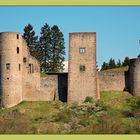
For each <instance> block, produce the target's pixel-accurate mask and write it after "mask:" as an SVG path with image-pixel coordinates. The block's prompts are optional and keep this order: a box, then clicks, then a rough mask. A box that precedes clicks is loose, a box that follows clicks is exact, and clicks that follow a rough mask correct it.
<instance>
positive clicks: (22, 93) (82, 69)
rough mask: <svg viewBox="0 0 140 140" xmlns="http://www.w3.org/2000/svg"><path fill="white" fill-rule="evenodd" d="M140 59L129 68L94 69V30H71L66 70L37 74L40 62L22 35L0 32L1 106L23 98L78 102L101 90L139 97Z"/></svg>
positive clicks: (132, 61) (6, 105)
mask: <svg viewBox="0 0 140 140" xmlns="http://www.w3.org/2000/svg"><path fill="white" fill-rule="evenodd" d="M139 70H140V58H138V59H132V60H131V61H130V66H129V71H123V72H116V71H114V72H113V71H100V72H97V70H96V33H95V32H82V33H81V32H80V33H70V38H69V71H68V73H49V74H47V75H46V77H40V65H39V63H38V61H37V60H36V59H35V58H34V57H32V56H31V55H30V53H29V49H28V46H27V44H26V42H25V41H24V39H23V38H22V36H21V35H20V34H19V33H16V32H4V33H0V96H1V98H0V99H1V104H2V106H3V107H6V108H9V107H12V106H15V105H17V104H18V103H20V102H22V101H52V100H61V101H64V102H68V103H72V102H78V103H81V102H83V101H84V99H85V98H86V97H87V96H90V97H93V99H99V98H100V91H112V90H114V91H123V90H124V89H128V90H129V91H130V92H131V93H132V94H133V95H134V96H140V72H139Z"/></svg>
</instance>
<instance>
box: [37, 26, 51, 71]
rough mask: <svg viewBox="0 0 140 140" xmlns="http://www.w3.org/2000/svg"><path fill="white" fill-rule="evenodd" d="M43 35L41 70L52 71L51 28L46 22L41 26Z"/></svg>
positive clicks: (41, 37) (40, 42)
mask: <svg viewBox="0 0 140 140" xmlns="http://www.w3.org/2000/svg"><path fill="white" fill-rule="evenodd" d="M40 34H41V36H40V39H39V45H40V55H41V57H40V66H41V71H44V72H50V71H51V70H50V59H51V45H52V39H51V29H50V26H49V25H48V24H47V23H45V25H44V26H43V27H42V28H41V33H40Z"/></svg>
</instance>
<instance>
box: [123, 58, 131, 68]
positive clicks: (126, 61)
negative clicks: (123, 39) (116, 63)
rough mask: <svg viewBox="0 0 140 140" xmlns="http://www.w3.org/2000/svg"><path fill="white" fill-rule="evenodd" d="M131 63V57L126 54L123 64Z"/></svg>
mask: <svg viewBox="0 0 140 140" xmlns="http://www.w3.org/2000/svg"><path fill="white" fill-rule="evenodd" d="M129 63H130V59H129V57H128V56H126V57H125V58H124V62H123V66H129Z"/></svg>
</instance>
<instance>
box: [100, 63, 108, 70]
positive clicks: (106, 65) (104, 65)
mask: <svg viewBox="0 0 140 140" xmlns="http://www.w3.org/2000/svg"><path fill="white" fill-rule="evenodd" d="M108 67H109V65H108V63H106V62H103V65H102V68H101V70H107V69H108Z"/></svg>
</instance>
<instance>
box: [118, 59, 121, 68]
mask: <svg viewBox="0 0 140 140" xmlns="http://www.w3.org/2000/svg"><path fill="white" fill-rule="evenodd" d="M121 66H122V63H121V60H120V59H119V60H118V62H117V67H121Z"/></svg>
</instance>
